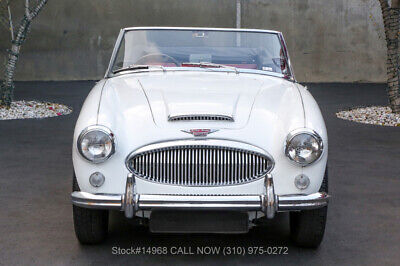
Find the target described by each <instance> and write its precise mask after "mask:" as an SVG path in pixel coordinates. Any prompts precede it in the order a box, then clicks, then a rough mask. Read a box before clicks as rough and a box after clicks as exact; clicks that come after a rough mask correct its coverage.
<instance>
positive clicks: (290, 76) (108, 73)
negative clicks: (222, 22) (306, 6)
mask: <svg viewBox="0 0 400 266" xmlns="http://www.w3.org/2000/svg"><path fill="white" fill-rule="evenodd" d="M136 30H182V31H202V30H204V31H230V32H254V33H269V34H276V35H277V36H278V39H279V41H280V43H281V46H282V48H283V55H284V57H285V59H286V62H287V64H288V72H289V73H288V74H287V75H283V74H279V73H274V72H269V71H261V70H257V71H256V70H249V69H238V73H250V74H258V75H269V76H275V77H282V78H285V79H287V80H290V81H293V82H296V78H295V76H294V72H293V69H292V64H291V62H290V57H289V53H288V49H287V46H286V42H285V39H284V38H283V35H282V33H281V32H279V31H273V30H260V29H237V28H202V27H130V28H123V29H121V30H120V32H119V35H118V38H117V41H116V43H115V46H114V49H113V52H112V55H111V59H110V63H109V65H108V68H107V71H106V74H105V76H104V78H105V79H107V78H111V77H115V76H118V75H120V73H117V74H114V73H113V72H112V67H113V65H114V63H115V60H116V57H117V53H118V50H119V47H120V46H121V43H122V40H123V39H124V38H123V37H124V35H125V33H126V32H129V31H136ZM153 70H154V69H153ZM168 70H172V71H188V70H192V71H204V70H205V71H207V70H206V69H205V68H200V67H199V68H197V67H190V68H189V69H188V68H187V67H169V68H166V69H165V70H163V71H168ZM243 70H245V71H243ZM149 71H152V70H151V69H147V70H143V69H141V70H140V71H126V73H132V72H133V73H137V72H149ZM220 71H225V72H226V71H232V70H230V69H227V68H224V69H222V70H220Z"/></svg>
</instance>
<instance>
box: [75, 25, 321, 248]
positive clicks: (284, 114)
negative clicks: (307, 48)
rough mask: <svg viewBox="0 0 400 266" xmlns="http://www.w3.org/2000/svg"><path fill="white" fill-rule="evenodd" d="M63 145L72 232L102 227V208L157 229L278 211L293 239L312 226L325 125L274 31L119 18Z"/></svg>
mask: <svg viewBox="0 0 400 266" xmlns="http://www.w3.org/2000/svg"><path fill="white" fill-rule="evenodd" d="M72 156H73V164H74V176H73V192H72V194H71V199H72V204H73V217H74V225H75V232H76V236H77V238H78V240H79V241H80V242H81V243H98V242H100V241H102V240H104V239H105V237H106V236H107V232H108V213H109V211H110V210H120V211H123V212H124V213H125V216H126V217H127V218H135V219H142V220H143V221H146V224H147V225H148V226H149V229H150V231H151V232H158V233H177V232H178V233H185V232H187V233H246V232H248V230H249V229H250V228H252V227H253V226H265V224H266V223H263V221H265V219H273V218H274V216H275V215H276V213H277V212H290V230H291V237H292V240H293V241H294V243H295V244H297V245H299V246H303V247H317V246H318V245H319V244H320V243H321V240H322V238H323V234H324V230H325V222H326V215H327V205H328V199H329V195H328V194H327V192H328V174H327V158H328V137H327V132H326V128H325V123H324V120H323V118H322V115H321V112H320V109H319V107H318V105H317V103H316V102H315V100H314V99H313V97H312V96H311V94H310V93H309V92H308V91H307V88H305V87H303V86H302V85H300V84H298V83H297V82H296V80H295V77H294V74H293V70H292V67H291V64H290V60H289V55H288V51H287V48H286V45H285V41H284V39H283V36H282V34H281V33H280V32H276V31H268V30H250V29H216V28H162V27H136V28H125V29H123V30H121V32H120V34H119V37H118V40H117V43H116V45H115V48H114V52H113V54H112V57H111V61H110V65H109V68H108V70H107V73H106V75H105V77H104V79H103V80H101V81H99V82H98V83H97V84H96V85H95V86H94V88H93V89H92V91H91V92H90V94H89V95H88V97H87V99H86V101H85V103H84V105H83V107H82V110H81V113H80V115H79V118H78V121H77V123H76V127H75V134H74V141H73V149H72Z"/></svg>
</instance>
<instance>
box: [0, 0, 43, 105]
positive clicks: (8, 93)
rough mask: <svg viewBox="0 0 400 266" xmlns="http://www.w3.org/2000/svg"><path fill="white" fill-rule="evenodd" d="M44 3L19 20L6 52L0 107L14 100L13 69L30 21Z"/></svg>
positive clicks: (0, 88)
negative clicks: (6, 58)
mask: <svg viewBox="0 0 400 266" xmlns="http://www.w3.org/2000/svg"><path fill="white" fill-rule="evenodd" d="M46 3H47V0H42V1H40V3H39V4H38V5H37V6H36V7H35V9H34V10H33V11H32V12H29V9H27V11H28V12H27V13H26V14H25V15H24V17H23V19H22V20H21V23H20V25H19V28H18V32H17V35H16V37H15V40H13V41H12V43H11V49H10V50H8V61H7V64H6V69H5V72H4V81H3V84H1V86H0V106H1V105H5V106H10V105H11V102H12V100H13V98H14V75H15V69H16V66H17V61H18V57H19V53H20V50H21V46H22V44H23V43H24V42H25V40H26V36H27V35H28V32H29V29H30V27H31V23H32V20H33V19H34V18H35V17H36V16H37V15H38V14H39V12H40V10H41V9H42V8H43V6H44V5H45V4H46Z"/></svg>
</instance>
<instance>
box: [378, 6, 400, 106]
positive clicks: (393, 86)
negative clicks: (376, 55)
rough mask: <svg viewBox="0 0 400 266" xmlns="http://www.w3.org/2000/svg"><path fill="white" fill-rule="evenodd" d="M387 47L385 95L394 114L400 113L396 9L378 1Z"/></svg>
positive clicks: (399, 13)
mask: <svg viewBox="0 0 400 266" xmlns="http://www.w3.org/2000/svg"><path fill="white" fill-rule="evenodd" d="M379 2H380V4H381V11H382V18H383V24H384V27H385V35H386V46H387V61H386V67H387V86H388V87H387V94H388V97H389V106H390V108H391V109H392V111H393V112H395V113H400V83H399V81H400V65H399V63H400V61H399V52H400V51H399V29H400V28H399V24H400V16H399V15H400V12H399V9H398V8H390V6H389V2H388V0H379Z"/></svg>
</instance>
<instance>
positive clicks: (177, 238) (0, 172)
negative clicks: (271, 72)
mask: <svg viewBox="0 0 400 266" xmlns="http://www.w3.org/2000/svg"><path fill="white" fill-rule="evenodd" d="M94 83H95V82H94V81H76V82H18V83H17V84H16V94H15V95H16V99H25V100H31V99H36V100H43V101H54V102H58V103H63V104H67V105H69V106H71V107H72V108H73V113H72V114H71V115H68V116H62V117H56V118H47V119H40V120H12V121H0V264H2V265H13V264H20V265H48V264H50V265H71V264H73V265H81V264H127V263H131V264H137V265H140V264H145V263H147V264H152V265H155V264H174V265H178V264H185V265H187V264H191V265H192V264H193V265H195V264H199V265H205V264H214V265H228V264H229V265H241V264H263V265H267V264H270V265H396V264H397V265H398V263H399V261H400V128H393V127H380V126H373V125H363V124H358V123H354V122H349V121H344V120H340V119H337V118H336V117H335V112H337V111H339V110H342V109H346V108H349V107H352V106H361V105H384V104H386V103H387V100H386V95H385V86H384V85H383V84H308V86H309V89H310V91H311V92H312V94H313V95H314V97H315V98H316V100H317V101H318V103H319V105H320V108H321V110H322V112H323V115H324V118H325V121H326V124H327V128H328V135H329V171H330V173H329V178H330V179H329V189H330V194H331V195H332V196H333V198H332V200H331V202H330V206H329V211H328V223H327V227H326V233H325V238H324V240H323V242H322V244H321V246H320V248H319V249H317V250H309V249H301V248H297V247H295V246H293V245H292V244H291V242H290V240H289V224H288V215H287V214H281V215H278V217H277V219H275V220H273V221H271V222H269V223H268V226H267V227H266V228H265V229H254V230H251V231H250V232H249V233H248V234H246V235H184V234H183V235H162V234H161V235H160V234H151V233H149V232H148V231H147V230H146V229H145V228H144V227H142V226H140V225H137V224H136V223H134V222H132V221H127V220H125V219H124V218H123V215H122V214H120V213H112V215H111V221H110V232H109V237H108V240H107V241H106V242H105V243H103V244H101V245H96V246H82V245H80V244H79V243H78V241H77V240H76V238H75V234H74V230H73V222H72V207H71V204H70V198H69V196H70V191H71V182H72V179H71V178H72V161H71V145H72V134H73V129H74V124H75V121H76V119H77V116H78V114H79V110H80V107H81V105H82V103H83V101H84V99H85V97H86V96H87V94H88V92H89V91H90V89H91V87H92V86H93V85H94ZM206 246H209V247H219V248H221V250H222V249H223V248H226V247H237V248H238V247H244V248H248V247H261V246H262V247H268V246H269V247H287V254H285V255H245V256H242V255H223V254H222V252H221V251H220V252H219V253H220V254H218V255H198V254H197V255H196V254H186V255H184V254H176V255H172V254H171V251H175V252H179V250H178V248H179V247H181V253H197V247H206ZM130 247H134V248H136V247H140V248H141V249H142V248H145V249H144V250H149V249H148V248H149V247H150V248H153V247H166V248H167V249H168V253H169V254H167V255H151V254H135V255H115V254H113V251H116V250H117V249H118V248H120V249H129V248H130ZM183 248H184V249H183ZM142 251H143V249H142V250H141V252H140V253H143V252H142ZM150 253H151V251H150Z"/></svg>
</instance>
